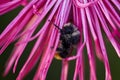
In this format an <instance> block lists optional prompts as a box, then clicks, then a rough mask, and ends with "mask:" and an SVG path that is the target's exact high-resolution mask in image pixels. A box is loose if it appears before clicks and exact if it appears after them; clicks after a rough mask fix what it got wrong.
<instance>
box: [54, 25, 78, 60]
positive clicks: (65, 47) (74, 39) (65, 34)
mask: <svg viewBox="0 0 120 80" xmlns="http://www.w3.org/2000/svg"><path fill="white" fill-rule="evenodd" d="M54 26H55V27H57V28H58V29H59V30H60V41H59V44H58V47H57V49H56V53H55V58H56V59H59V60H61V59H64V58H67V57H69V56H70V53H71V51H72V49H74V48H76V46H77V44H78V43H79V42H80V31H79V30H78V28H77V27H76V26H75V25H74V24H72V23H66V24H65V25H64V26H63V28H62V29H60V28H59V26H57V25H56V24H54Z"/></svg>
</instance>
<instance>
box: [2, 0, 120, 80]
mask: <svg viewBox="0 0 120 80" xmlns="http://www.w3.org/2000/svg"><path fill="white" fill-rule="evenodd" d="M18 1H19V0H18ZM20 1H21V0H20ZM6 4H7V3H6ZM18 4H20V2H18ZM3 5H4V4H3ZM11 5H12V4H11ZM113 5H114V6H113ZM16 6H17V5H16ZM0 7H1V5H0ZM7 7H8V6H7ZM7 7H6V9H7ZM11 9H13V8H12V7H11ZM0 10H1V9H0ZM118 10H120V1H119V0H112V1H108V0H94V1H93V0H31V1H30V2H29V3H28V4H27V5H26V6H25V7H24V8H23V10H22V11H21V12H20V13H19V14H18V16H17V17H16V18H15V19H14V20H13V21H12V22H11V23H10V24H9V25H8V26H7V27H6V29H5V30H4V31H3V32H2V33H1V35H0V54H2V53H3V52H4V51H5V49H6V48H7V47H8V45H9V44H11V43H12V42H14V41H17V42H16V44H15V47H14V49H13V52H12V54H11V56H10V58H9V59H8V62H7V63H6V69H5V72H4V75H7V74H8V72H9V71H10V69H11V68H12V66H14V67H13V72H14V73H15V70H16V66H17V64H18V61H19V59H20V57H21V55H22V53H23V51H24V50H25V48H26V46H27V44H28V43H29V42H30V41H32V40H34V39H37V40H36V43H35V44H34V46H33V48H32V50H31V52H30V55H29V57H28V59H27V61H26V62H25V64H24V65H23V67H22V69H21V70H20V72H19V74H18V76H17V80H22V79H23V78H24V77H25V76H26V75H27V74H28V73H29V72H30V71H31V70H32V69H33V67H34V66H35V65H36V63H37V62H38V60H39V59H40V58H41V60H40V63H39V66H38V69H37V71H36V73H35V76H34V80H45V79H46V76H47V72H48V69H49V67H50V65H51V62H52V60H53V58H54V55H55V52H56V48H57V46H58V43H59V37H60V33H59V31H58V29H56V28H55V27H54V25H53V24H52V23H51V22H49V21H48V20H51V21H52V22H54V23H55V24H56V25H58V26H60V28H62V26H63V25H64V24H65V23H67V22H72V23H73V24H75V25H76V26H77V27H78V29H79V31H80V33H81V41H80V43H79V44H78V47H77V53H76V55H74V56H70V57H68V58H65V59H63V60H62V69H61V70H62V72H61V80H67V74H68V68H69V63H68V62H69V61H71V60H76V65H75V71H74V76H73V80H76V79H77V78H79V79H80V80H84V66H85V65H84V59H83V56H84V55H83V50H84V48H85V47H86V49H87V55H88V60H89V66H90V80H97V77H96V63H95V58H94V57H95V54H94V53H95V51H94V48H95V50H96V55H97V57H98V58H99V59H100V60H101V61H102V62H103V64H104V66H105V80H112V77H111V72H110V66H109V61H108V56H107V51H106V47H105V44H104V39H103V36H102V31H101V30H103V32H104V33H105V35H106V38H108V40H109V41H110V43H111V44H112V46H113V48H114V49H115V51H116V53H117V55H118V56H119V57H120V42H119V40H120V31H119V29H120V26H119V25H120V15H119V12H117V11H118ZM7 11H8V10H7ZM7 11H4V13H5V12H7ZM1 14H3V13H1ZM43 20H46V21H45V23H44V25H43V27H42V28H41V29H40V30H39V31H38V32H37V33H36V34H35V35H34V33H35V30H36V29H37V28H38V26H39V24H42V23H43V22H42V21H43ZM51 47H53V48H51Z"/></svg>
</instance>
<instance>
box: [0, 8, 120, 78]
mask: <svg viewBox="0 0 120 80" xmlns="http://www.w3.org/2000/svg"><path fill="white" fill-rule="evenodd" d="M21 9H22V7H19V8H18V9H15V10H13V11H11V12H9V13H6V14H4V15H2V16H0V33H1V32H2V31H3V30H4V28H5V27H6V26H7V25H8V24H9V23H10V22H11V21H12V20H13V18H14V17H15V16H16V15H17V14H18V13H19V11H20V10H21ZM105 41H106V42H105V43H106V47H107V53H108V58H109V63H110V68H111V74H112V78H113V80H120V58H119V57H118V56H117V54H116V52H115V51H114V49H113V47H112V46H111V44H110V43H109V42H108V40H107V39H105ZM34 42H35V40H34V41H32V42H30V43H29V44H28V46H27V48H26V49H25V51H24V55H22V56H21V58H20V60H19V63H18V66H17V71H16V73H15V74H13V73H12V70H11V71H10V73H9V74H8V75H7V76H6V77H3V76H2V73H3V71H4V65H5V62H6V61H7V59H8V57H9V56H10V54H11V51H12V49H13V47H14V43H12V44H10V45H9V47H8V48H7V49H6V50H5V51H4V53H3V54H2V55H0V80H15V79H16V77H17V75H18V73H19V71H20V69H21V67H22V66H23V64H24V62H25V60H26V59H27V57H28V55H29V53H30V50H31V48H32V47H33V44H34ZM84 59H85V80H89V69H88V68H89V64H88V59H87V54H86V51H85V53H84ZM37 65H38V64H37ZM37 65H36V66H35V68H34V69H33V70H32V71H31V72H30V73H29V74H28V76H27V77H26V78H25V80H32V78H33V76H34V74H35V70H36V69H37ZM74 67H75V61H71V62H70V67H69V74H68V80H72V78H73V74H74ZM96 68H97V78H98V80H104V77H105V70H104V65H103V63H102V62H101V61H99V60H98V59H97V58H96ZM60 74H61V61H59V60H55V59H54V60H53V62H52V64H51V67H50V69H49V72H48V75H47V78H46V80H60Z"/></svg>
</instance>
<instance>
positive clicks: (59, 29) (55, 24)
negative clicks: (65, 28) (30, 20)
mask: <svg viewBox="0 0 120 80" xmlns="http://www.w3.org/2000/svg"><path fill="white" fill-rule="evenodd" d="M48 21H49V22H51V20H48ZM52 24H53V25H54V26H55V27H56V28H58V29H59V30H60V31H61V29H60V28H59V26H57V25H56V24H55V23H53V22H52Z"/></svg>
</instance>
